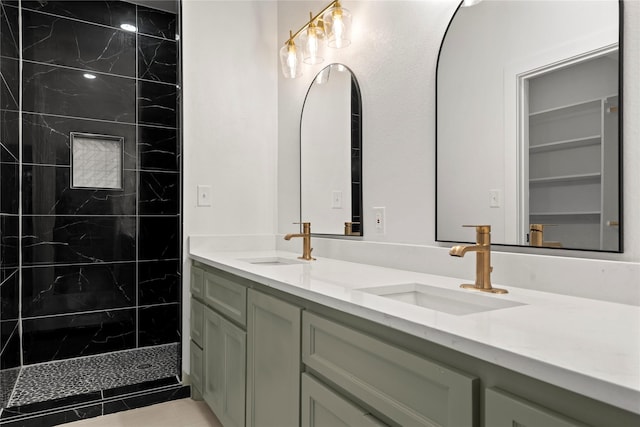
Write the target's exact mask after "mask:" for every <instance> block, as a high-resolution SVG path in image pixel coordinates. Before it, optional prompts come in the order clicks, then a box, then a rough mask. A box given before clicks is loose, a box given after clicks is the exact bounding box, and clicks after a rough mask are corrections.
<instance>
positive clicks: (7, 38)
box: [0, 5, 20, 59]
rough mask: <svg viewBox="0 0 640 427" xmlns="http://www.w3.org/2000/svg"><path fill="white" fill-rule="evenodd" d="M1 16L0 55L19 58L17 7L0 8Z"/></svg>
mask: <svg viewBox="0 0 640 427" xmlns="http://www.w3.org/2000/svg"><path fill="white" fill-rule="evenodd" d="M0 12H1V14H2V18H0V34H2V37H1V38H0V39H1V41H0V52H2V56H4V57H7V58H16V59H18V58H20V49H19V48H18V40H19V36H18V30H19V28H20V27H19V22H18V9H16V8H13V7H5V6H4V5H3V6H2V8H1V9H0Z"/></svg>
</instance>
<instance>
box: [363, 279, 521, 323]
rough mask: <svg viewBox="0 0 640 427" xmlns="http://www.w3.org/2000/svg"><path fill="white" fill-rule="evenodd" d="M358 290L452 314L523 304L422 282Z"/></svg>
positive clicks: (479, 311)
mask: <svg viewBox="0 0 640 427" xmlns="http://www.w3.org/2000/svg"><path fill="white" fill-rule="evenodd" d="M358 290H359V291H362V292H366V293H369V294H373V295H379V296H381V297H384V298H389V299H392V300H395V301H400V302H404V303H407V304H413V305H417V306H420V307H425V308H428V309H431V310H436V311H441V312H444V313H449V314H454V315H465V314H473V313H481V312H483V311H492V310H500V309H504V308H510V307H518V306H521V305H524V304H522V303H519V302H516V301H509V300H505V299H500V297H496V296H489V295H484V294H482V293H480V292H475V291H471V292H469V291H463V290H458V289H456V290H452V289H445V288H438V287H435V286H429V285H424V284H421V283H404V284H399V285H390V286H381V287H376V288H364V289H358Z"/></svg>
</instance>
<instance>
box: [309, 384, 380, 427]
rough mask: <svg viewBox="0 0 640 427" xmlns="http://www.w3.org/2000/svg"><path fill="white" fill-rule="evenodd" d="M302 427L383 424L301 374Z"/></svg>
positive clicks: (365, 426) (371, 426)
mask: <svg viewBox="0 0 640 427" xmlns="http://www.w3.org/2000/svg"><path fill="white" fill-rule="evenodd" d="M300 425H301V426H302V427H382V426H384V425H385V424H383V423H382V422H380V421H379V420H377V419H375V418H374V417H373V416H371V415H370V414H368V412H367V411H365V410H364V409H362V408H360V407H358V406H356V405H355V404H353V403H351V402H349V401H348V400H346V399H344V398H343V397H342V396H340V395H338V394H336V393H335V392H334V391H333V390H331V389H329V388H328V387H326V386H325V385H323V384H322V383H320V382H318V381H317V380H315V379H314V378H313V377H311V376H310V375H308V374H302V422H301V423H300Z"/></svg>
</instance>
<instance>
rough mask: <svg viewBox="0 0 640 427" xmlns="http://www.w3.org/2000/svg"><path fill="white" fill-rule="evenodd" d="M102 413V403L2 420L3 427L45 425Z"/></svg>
mask: <svg viewBox="0 0 640 427" xmlns="http://www.w3.org/2000/svg"><path fill="white" fill-rule="evenodd" d="M100 415H102V403H96V404H93V405H87V406H82V407H78V408H70V409H65V410H62V411H57V412H51V413H44V414H39V415H34V416H30V417H20V418H18V419H15V420H14V419H7V421H6V422H2V427H43V426H57V425H60V424H66V423H70V422H73V421H79V420H86V419H89V418H93V417H99V416H100Z"/></svg>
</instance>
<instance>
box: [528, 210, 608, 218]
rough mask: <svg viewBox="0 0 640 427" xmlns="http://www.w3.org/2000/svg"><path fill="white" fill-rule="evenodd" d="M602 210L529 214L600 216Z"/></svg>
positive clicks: (532, 214)
mask: <svg viewBox="0 0 640 427" xmlns="http://www.w3.org/2000/svg"><path fill="white" fill-rule="evenodd" d="M600 215H601V212H600V211H586V212H530V213H529V216H565V217H566V216H600Z"/></svg>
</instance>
